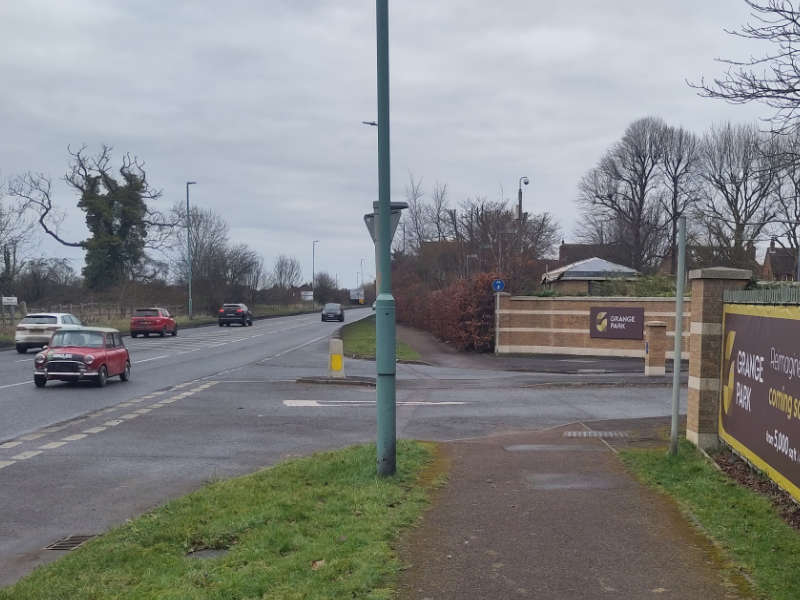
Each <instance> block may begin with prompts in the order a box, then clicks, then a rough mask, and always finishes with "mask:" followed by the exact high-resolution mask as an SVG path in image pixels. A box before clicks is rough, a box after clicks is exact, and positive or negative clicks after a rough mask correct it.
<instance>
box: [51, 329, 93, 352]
mask: <svg viewBox="0 0 800 600" xmlns="http://www.w3.org/2000/svg"><path fill="white" fill-rule="evenodd" d="M104 345H105V344H104V343H103V334H102V333H100V332H99V331H57V332H56V333H55V334H54V335H53V340H52V341H51V342H50V347H51V348H58V347H63V346H79V347H81V348H102V347H103V346H104Z"/></svg>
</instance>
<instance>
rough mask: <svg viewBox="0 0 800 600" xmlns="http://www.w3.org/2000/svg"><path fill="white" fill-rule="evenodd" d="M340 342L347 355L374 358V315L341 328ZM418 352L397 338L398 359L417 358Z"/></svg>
mask: <svg viewBox="0 0 800 600" xmlns="http://www.w3.org/2000/svg"><path fill="white" fill-rule="evenodd" d="M342 343H343V344H344V353H345V354H346V355H347V356H355V357H357V358H375V315H372V316H370V317H367V318H366V319H361V320H360V321H356V322H355V323H350V324H349V325H345V326H344V327H343V328H342ZM420 358H421V356H420V354H419V352H417V351H416V350H414V349H413V348H412V347H411V346H409V345H408V344H406V343H404V342H401V341H399V340H398V342H397V359H398V360H419V359H420Z"/></svg>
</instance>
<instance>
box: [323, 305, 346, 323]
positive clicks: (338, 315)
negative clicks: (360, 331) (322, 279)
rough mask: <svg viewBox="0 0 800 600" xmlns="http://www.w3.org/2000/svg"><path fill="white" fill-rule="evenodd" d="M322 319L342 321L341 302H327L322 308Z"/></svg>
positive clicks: (342, 310)
mask: <svg viewBox="0 0 800 600" xmlns="http://www.w3.org/2000/svg"><path fill="white" fill-rule="evenodd" d="M322 320H323V321H344V309H343V308H342V305H341V304H336V303H335V302H329V303H328V304H326V305H325V306H324V307H323V308H322Z"/></svg>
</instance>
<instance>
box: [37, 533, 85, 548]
mask: <svg viewBox="0 0 800 600" xmlns="http://www.w3.org/2000/svg"><path fill="white" fill-rule="evenodd" d="M93 537H95V536H94V534H92V535H68V536H67V537H63V538H61V539H60V540H57V541H55V542H53V543H52V544H50V545H49V546H45V548H44V549H45V550H75V548H77V547H78V546H80V545H81V544H83V543H84V542H88V541H89V540H90V539H92V538H93Z"/></svg>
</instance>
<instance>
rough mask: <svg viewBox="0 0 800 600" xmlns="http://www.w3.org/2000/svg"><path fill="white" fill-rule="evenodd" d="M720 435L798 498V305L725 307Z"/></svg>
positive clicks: (799, 402) (729, 305)
mask: <svg viewBox="0 0 800 600" xmlns="http://www.w3.org/2000/svg"><path fill="white" fill-rule="evenodd" d="M723 336H724V337H723V348H722V373H721V378H722V386H721V388H722V394H721V398H720V403H719V404H720V406H719V435H720V437H721V438H722V439H723V440H724V441H725V442H726V443H728V444H730V446H731V447H732V448H733V449H734V450H736V451H737V452H738V453H739V454H741V455H742V456H744V457H745V458H746V459H747V460H749V461H750V462H752V463H753V464H754V465H755V466H756V467H758V468H759V469H761V470H762V471H764V472H765V473H767V475H769V476H770V477H771V478H772V479H773V480H774V481H776V482H777V483H778V485H780V486H781V487H782V488H784V489H785V490H786V491H788V492H789V493H790V494H791V495H792V496H794V498H795V499H797V500H800V307H797V306H791V307H790V306H763V305H738V304H728V305H725V308H724V312H723Z"/></svg>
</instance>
